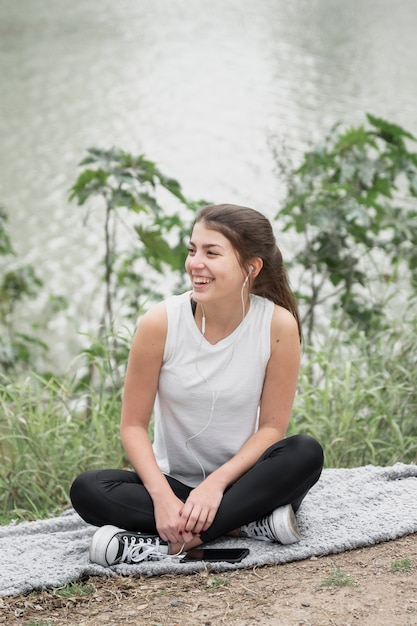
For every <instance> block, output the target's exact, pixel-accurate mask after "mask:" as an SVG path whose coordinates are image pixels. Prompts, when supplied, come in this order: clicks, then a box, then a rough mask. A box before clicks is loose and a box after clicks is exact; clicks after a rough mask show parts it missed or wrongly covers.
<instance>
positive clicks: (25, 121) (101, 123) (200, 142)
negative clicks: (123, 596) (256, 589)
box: [0, 0, 417, 361]
mask: <svg viewBox="0 0 417 626" xmlns="http://www.w3.org/2000/svg"><path fill="white" fill-rule="evenodd" d="M416 32H417V2H416V0H397V1H396V2H394V1H393V0H349V2H342V1H341V0H291V1H288V0H286V1H284V0H210V2H207V1H206V2H204V1H201V0H200V1H198V0H118V1H117V2H114V0H101V1H100V2H96V1H95V0H94V1H93V0H72V2H71V3H69V2H68V1H67V0H0V33H1V36H0V76H1V97H0V112H1V115H0V176H1V180H0V203H1V204H2V205H3V206H4V207H5V209H6V210H7V212H8V213H9V216H10V228H11V234H12V237H13V242H14V246H15V248H16V249H17V251H18V253H19V259H22V260H24V261H26V262H30V263H33V264H34V265H36V267H37V268H38V272H39V273H40V275H41V276H42V277H43V278H44V279H45V281H46V282H47V284H48V285H49V288H50V290H51V291H52V292H54V293H62V294H64V295H66V296H67V297H68V299H69V308H68V311H67V312H66V314H65V315H63V316H58V317H57V318H56V319H55V320H54V321H53V322H52V323H51V325H50V327H49V332H48V336H49V339H50V341H51V342H52V343H53V344H54V351H55V354H60V355H61V357H60V358H61V359H63V360H64V361H65V359H66V358H67V355H70V354H73V353H75V352H76V351H77V346H78V345H79V340H78V339H77V335H76V332H77V330H83V331H88V330H93V327H94V323H95V321H96V308H97V306H96V305H97V302H98V303H100V304H101V297H100V290H99V280H98V269H97V260H98V258H99V254H100V244H101V229H100V225H99V224H96V222H95V220H94V219H91V220H90V221H89V222H88V225H87V226H84V225H83V218H84V216H85V209H84V208H83V207H81V208H80V207H78V206H76V205H75V204H70V203H69V202H68V189H69V188H70V186H71V185H72V184H73V183H74V181H75V179H76V176H77V173H78V172H77V164H78V162H79V161H80V160H81V159H82V158H83V156H84V154H85V150H86V148H87V147H90V146H96V147H106V148H107V147H111V146H118V147H120V148H123V149H125V150H127V151H131V152H133V153H145V154H146V156H147V157H148V158H150V159H151V160H154V161H156V162H157V164H158V165H159V166H160V168H161V169H162V170H163V171H164V172H165V173H167V174H168V175H170V176H172V177H174V178H177V179H178V180H179V181H180V183H181V184H182V187H183V190H184V192H185V193H186V195H188V196H189V197H191V198H194V199H197V198H200V197H204V198H207V199H209V200H212V201H214V202H224V201H230V202H236V203H241V204H247V205H250V206H253V207H255V208H258V209H259V210H261V211H263V212H265V213H266V214H267V215H271V216H272V215H273V214H274V213H275V211H276V208H277V206H278V203H279V198H280V197H281V195H280V194H282V190H280V188H279V185H278V182H277V179H276V177H275V175H274V172H273V168H274V163H273V158H272V152H271V142H272V143H274V142H276V141H277V138H279V140H284V141H285V143H286V145H287V146H288V149H289V151H290V152H292V153H293V154H294V155H295V157H297V155H299V154H300V153H301V151H302V150H303V148H304V147H305V146H306V145H307V142H309V141H310V140H317V139H318V138H320V137H322V136H323V134H324V133H325V132H326V131H327V130H328V129H329V128H330V126H331V125H332V124H333V123H335V122H336V121H338V120H342V121H343V122H344V123H345V124H347V125H351V124H358V123H362V122H365V113H366V112H371V113H373V114H374V115H377V116H380V117H385V118H387V119H389V120H390V121H393V122H395V123H397V124H400V125H402V126H404V127H405V128H406V129H407V130H409V131H411V132H412V133H414V134H417V106H416V103H417V76H416V61H417V37H416ZM47 306H48V305H47V302H46V301H45V302H42V303H40V304H39V305H38V306H37V307H36V308H35V309H30V310H26V311H25V312H24V314H25V315H26V317H27V318H28V319H36V317H37V316H38V317H39V316H40V317H42V316H44V315H46V310H47Z"/></svg>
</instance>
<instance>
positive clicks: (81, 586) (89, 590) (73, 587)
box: [54, 581, 96, 598]
mask: <svg viewBox="0 0 417 626" xmlns="http://www.w3.org/2000/svg"><path fill="white" fill-rule="evenodd" d="M95 590H96V588H95V587H94V585H92V584H86V583H84V582H82V581H76V582H72V583H68V584H67V585H64V586H63V587H58V588H56V589H54V594H55V595H57V596H60V597H61V598H80V597H84V596H90V595H91V594H93V593H94V592H95Z"/></svg>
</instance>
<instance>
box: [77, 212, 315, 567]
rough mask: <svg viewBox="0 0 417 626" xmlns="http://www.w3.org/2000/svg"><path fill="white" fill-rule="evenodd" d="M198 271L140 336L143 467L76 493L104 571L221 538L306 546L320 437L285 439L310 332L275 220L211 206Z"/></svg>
mask: <svg viewBox="0 0 417 626" xmlns="http://www.w3.org/2000/svg"><path fill="white" fill-rule="evenodd" d="M186 269H187V271H188V274H189V276H190V279H191V284H192V290H191V291H189V292H186V293H183V294H182V295H179V296H172V297H170V298H168V299H167V300H165V301H164V302H162V303H160V304H159V305H157V306H156V307H155V308H153V309H151V310H150V311H149V312H148V313H147V314H146V315H145V316H144V317H143V318H142V320H141V321H140V323H139V325H138V328H137V331H136V334H135V337H134V339H133V343H132V347H131V351H130V357H129V362H128V368H127V374H126V381H125V391H124V397H123V404H122V417H121V437H122V442H123V445H124V448H125V450H126V452H127V454H128V456H129V459H130V461H131V463H132V466H133V469H134V471H125V470H101V471H93V472H87V473H85V474H82V475H81V476H79V477H78V478H77V479H76V480H75V481H74V483H73V485H72V488H71V498H72V502H73V505H74V507H75V509H76V510H77V511H78V512H79V514H80V515H81V516H82V517H83V518H84V519H85V520H86V521H87V522H89V523H91V524H94V525H97V526H100V527H101V528H100V529H99V530H98V531H97V533H96V535H95V536H94V539H93V542H92V545H91V550H90V558H91V559H92V560H93V561H95V562H98V563H100V564H102V565H105V566H106V565H112V564H115V563H119V562H127V563H129V562H138V561H142V560H146V559H155V558H156V559H160V558H172V557H173V556H176V557H178V556H179V555H182V554H183V553H184V552H185V553H186V552H188V551H189V550H191V549H193V548H194V547H196V546H199V545H201V544H204V543H206V542H208V541H211V540H213V539H215V538H217V537H219V536H222V535H232V536H245V537H253V538H257V539H261V540H264V541H265V540H267V541H276V542H280V543H283V544H287V543H293V542H296V541H298V540H299V539H300V535H299V531H298V528H297V523H296V518H295V513H296V511H297V510H298V507H299V506H300V503H301V502H302V500H303V498H304V496H305V495H306V493H307V492H308V490H309V489H310V488H311V487H312V486H313V485H314V484H315V482H316V481H317V480H318V478H319V476H320V473H321V470H322V466H323V452H322V449H321V446H320V445H319V444H318V443H317V441H316V440H315V439H313V438H311V437H308V436H305V435H294V436H292V437H289V438H286V437H285V434H286V430H287V427H288V423H289V420H290V415H291V410H292V404H293V400H294V395H295V391H296V386H297V378H298V370H299V363H300V325H299V320H298V313H297V306H296V303H295V300H294V297H293V294H292V293H291V291H290V288H289V286H288V280H287V276H286V272H285V268H284V266H283V262H282V256H281V253H280V251H279V249H278V247H277V244H276V241H275V237H274V235H273V231H272V227H271V224H270V222H269V220H267V218H266V217H264V216H263V215H262V214H261V213H259V212H258V211H255V210H254V209H250V208H247V207H241V206H236V205H229V204H227V205H215V206H209V207H205V208H203V209H202V210H201V211H200V213H199V214H198V215H197V218H196V221H195V223H194V226H193V229H192V233H191V238H190V246H189V254H188V257H187V260H186ZM153 410H155V435H154V442H153V445H152V444H151V441H150V439H149V436H148V428H149V422H150V419H151V415H152V412H153Z"/></svg>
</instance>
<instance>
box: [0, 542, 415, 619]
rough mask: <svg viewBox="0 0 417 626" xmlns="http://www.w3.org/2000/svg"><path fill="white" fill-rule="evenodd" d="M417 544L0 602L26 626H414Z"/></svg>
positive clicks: (77, 587) (1, 612) (2, 614)
mask: <svg viewBox="0 0 417 626" xmlns="http://www.w3.org/2000/svg"><path fill="white" fill-rule="evenodd" d="M416 574H417V534H414V535H410V536H408V537H403V538H401V539H398V540H397V541H392V542H388V543H383V544H379V545H376V546H373V547H369V548H364V549H360V550H354V551H352V552H344V553H343V554H338V555H331V556H325V557H322V558H312V559H309V560H306V561H299V562H295V563H288V564H285V565H279V566H266V567H258V568H255V569H253V570H236V571H233V572H231V573H227V574H214V573H212V572H210V571H207V572H204V573H200V574H193V575H182V576H178V575H177V576H161V577H155V578H135V577H126V578H124V577H116V578H114V577H113V578H105V577H99V578H89V579H87V580H84V581H80V582H78V583H76V584H74V585H72V586H70V587H66V588H63V589H56V590H45V591H41V592H36V593H32V594H29V595H26V596H19V597H15V598H0V624H3V623H6V624H21V625H24V626H56V625H61V624H62V625H69V624H71V625H72V626H75V625H77V626H86V625H88V626H115V625H127V624H129V625H131V626H139V625H146V626H188V625H199V626H215V625H217V624H227V625H228V626H229V625H234V626H250V625H252V624H261V625H262V626H265V625H266V626H270V625H271V626H272V625H274V626H301V625H303V626H353V625H359V626H414V625H417V576H416Z"/></svg>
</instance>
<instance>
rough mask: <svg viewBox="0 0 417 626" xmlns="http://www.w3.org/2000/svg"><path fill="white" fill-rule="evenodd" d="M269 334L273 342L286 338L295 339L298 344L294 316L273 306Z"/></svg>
mask: <svg viewBox="0 0 417 626" xmlns="http://www.w3.org/2000/svg"><path fill="white" fill-rule="evenodd" d="M271 333H272V335H273V336H274V338H275V341H277V340H279V339H277V337H282V336H283V335H284V336H287V337H295V338H296V339H297V342H298V343H299V334H298V323H297V320H296V319H295V317H294V315H293V314H292V313H291V311H289V310H288V309H286V308H284V307H283V306H280V305H279V304H274V310H273V313H272V319H271Z"/></svg>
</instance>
